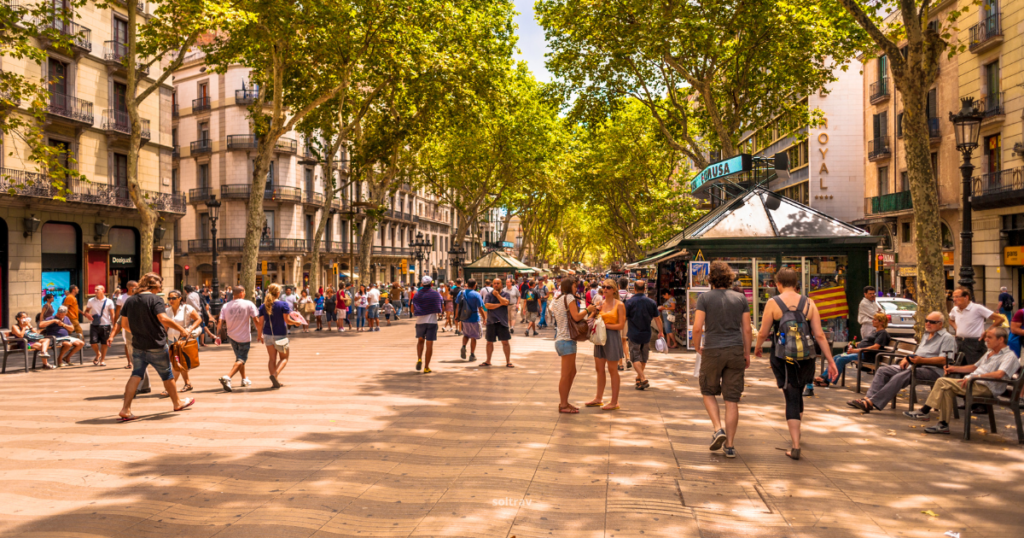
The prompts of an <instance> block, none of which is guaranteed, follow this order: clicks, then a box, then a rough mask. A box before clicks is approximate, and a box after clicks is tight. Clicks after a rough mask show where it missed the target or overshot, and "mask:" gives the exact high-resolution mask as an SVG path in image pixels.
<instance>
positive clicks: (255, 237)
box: [241, 135, 280, 297]
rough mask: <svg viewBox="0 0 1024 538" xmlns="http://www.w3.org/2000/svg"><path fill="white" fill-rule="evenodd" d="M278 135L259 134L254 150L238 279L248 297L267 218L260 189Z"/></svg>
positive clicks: (262, 185)
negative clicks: (239, 277) (253, 163)
mask: <svg viewBox="0 0 1024 538" xmlns="http://www.w3.org/2000/svg"><path fill="white" fill-rule="evenodd" d="M279 136H280V135H279ZM279 136H262V137H260V138H259V145H258V146H257V150H256V151H257V153H256V166H255V169H254V170H253V171H252V180H251V182H250V187H249V201H248V204H247V205H246V208H247V209H248V211H247V213H246V216H245V241H244V242H243V243H242V275H241V280H242V287H243V288H245V293H246V296H247V297H254V294H253V292H254V290H255V289H256V262H257V260H258V258H259V251H260V239H261V238H262V236H263V221H264V219H265V218H266V216H265V214H264V210H263V191H264V190H265V189H266V186H267V171H268V170H269V169H270V160H271V158H272V157H273V156H274V144H276V143H277V139H278V138H279ZM275 224H276V223H275ZM273 235H274V231H273V230H271V236H273ZM264 288H266V283H264Z"/></svg>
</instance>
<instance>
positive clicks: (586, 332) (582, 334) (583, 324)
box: [564, 296, 590, 342]
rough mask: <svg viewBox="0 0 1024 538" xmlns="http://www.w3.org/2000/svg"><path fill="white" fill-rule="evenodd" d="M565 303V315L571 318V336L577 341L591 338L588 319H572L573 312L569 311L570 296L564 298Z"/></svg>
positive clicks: (568, 318)
mask: <svg viewBox="0 0 1024 538" xmlns="http://www.w3.org/2000/svg"><path fill="white" fill-rule="evenodd" d="M564 304H565V317H566V319H567V320H569V323H568V325H569V327H568V329H569V338H572V339H573V340H574V341H576V342H582V341H584V340H587V339H589V338H590V325H587V319H586V318H583V319H581V320H579V321H576V320H574V319H572V314H570V313H569V297H568V296H566V297H565V298H564Z"/></svg>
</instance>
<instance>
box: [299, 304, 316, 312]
mask: <svg viewBox="0 0 1024 538" xmlns="http://www.w3.org/2000/svg"><path fill="white" fill-rule="evenodd" d="M315 310H316V305H315V304H313V303H302V313H303V314H312V313H313V311H315Z"/></svg>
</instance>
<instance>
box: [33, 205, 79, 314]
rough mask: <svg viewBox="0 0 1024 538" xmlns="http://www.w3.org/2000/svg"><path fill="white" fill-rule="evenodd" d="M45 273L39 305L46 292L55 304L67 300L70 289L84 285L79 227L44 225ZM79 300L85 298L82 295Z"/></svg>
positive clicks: (59, 224)
mask: <svg viewBox="0 0 1024 538" xmlns="http://www.w3.org/2000/svg"><path fill="white" fill-rule="evenodd" d="M41 233H42V237H45V238H46V240H45V241H42V272H41V275H40V277H41V293H40V301H39V305H40V306H42V304H43V300H42V298H43V297H45V296H46V294H47V293H51V294H53V304H56V305H59V304H61V303H62V302H63V301H64V296H65V295H66V294H67V290H68V288H69V287H70V286H71V285H72V284H75V285H80V284H81V282H82V280H81V279H82V250H81V245H82V231H81V229H80V228H79V227H78V225H77V224H71V223H62V222H47V223H46V224H43V226H42V230H41ZM78 301H79V303H80V304H81V302H82V297H81V293H79V297H78Z"/></svg>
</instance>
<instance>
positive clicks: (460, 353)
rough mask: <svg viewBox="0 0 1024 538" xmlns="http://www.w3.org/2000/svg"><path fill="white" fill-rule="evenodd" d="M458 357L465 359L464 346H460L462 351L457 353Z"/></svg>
mask: <svg viewBox="0 0 1024 538" xmlns="http://www.w3.org/2000/svg"><path fill="white" fill-rule="evenodd" d="M459 356H460V357H462V358H463V359H465V358H466V346H462V351H460V352H459Z"/></svg>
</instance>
